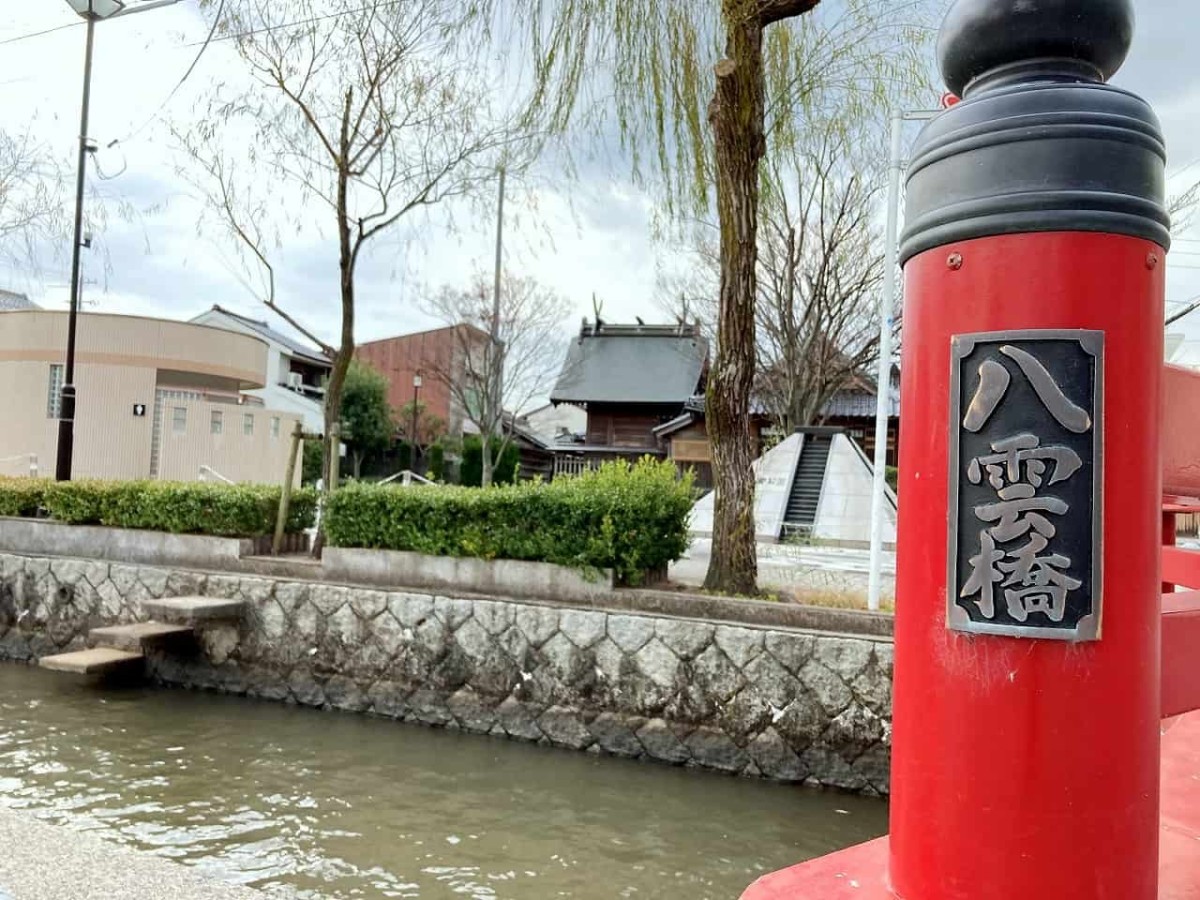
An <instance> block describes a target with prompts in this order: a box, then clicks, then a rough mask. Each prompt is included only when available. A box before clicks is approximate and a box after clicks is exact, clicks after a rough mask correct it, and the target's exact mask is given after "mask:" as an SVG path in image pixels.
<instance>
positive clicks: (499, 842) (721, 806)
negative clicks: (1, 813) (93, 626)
mask: <svg viewBox="0 0 1200 900" xmlns="http://www.w3.org/2000/svg"><path fill="white" fill-rule="evenodd" d="M0 805H5V806H11V807H23V808H27V809H31V810H35V811H37V812H38V813H39V814H40V815H42V816H44V817H46V818H48V819H50V820H52V821H68V822H72V823H74V824H75V825H77V826H79V827H83V828H87V829H89V830H95V831H97V832H101V833H104V834H105V835H106V836H109V837H112V838H115V839H116V840H119V841H121V842H123V843H125V844H128V845H130V846H133V847H136V848H139V849H143V850H149V851H152V852H155V853H158V854H161V855H163V856H169V857H172V858H175V859H178V860H180V861H182V862H186V863H189V864H192V865H195V866H196V867H198V868H200V869H202V870H204V871H205V872H207V873H208V874H211V875H213V876H216V877H219V878H222V879H224V880H227V881H234V882H240V883H245V884H251V885H255V886H258V887H261V888H266V889H269V888H271V887H273V886H277V885H290V886H292V887H294V888H297V889H299V891H300V893H301V895H302V896H304V897H312V898H317V897H331V898H375V897H419V898H422V900H440V898H458V900H461V898H472V900H475V898H479V900H482V898H495V900H548V898H556V897H571V898H577V900H612V898H625V897H634V898H648V897H653V898H670V900H675V898H678V900H705V898H711V900H730V898H736V897H737V896H738V894H739V893H740V892H741V891H742V889H743V888H744V887H745V886H746V885H747V884H749V883H750V882H751V881H753V880H754V878H755V877H757V876H758V875H759V874H761V873H763V872H767V871H771V870H773V869H777V868H781V867H783V866H785V865H790V864H791V863H794V862H797V861H799V860H802V859H805V858H808V857H812V856H816V855H819V854H822V853H825V852H828V851H830V850H834V849H837V848H840V847H844V846H847V845H849V844H852V843H855V842H857V841H860V840H865V839H867V838H870V837H874V836H877V835H879V834H882V833H883V832H884V831H885V830H886V807H885V805H884V804H883V803H881V802H878V801H870V800H862V799H858V798H854V797H847V796H840V795H836V794H826V793H819V792H815V791H808V790H804V789H801V788H794V787H783V786H779V785H772V784H766V783H760V782H754V781H748V780H742V779H734V778H724V777H721V776H718V775H712V774H707V773H700V772H692V771H686V770H680V769H672V768H669V767H666V766H660V765H651V764H643V763H637V762H631V761H628V760H618V759H609V758H601V757H595V756H591V755H587V754H580V753H572V752H569V751H563V750H554V749H549V748H542V747H537V746H531V745H525V744H519V743H513V742H508V741H503V740H497V739H490V738H484V737H478V736H473V735H463V734H458V733H455V732H449V731H439V730H432V729H426V728H421V727H417V726H407V725H401V724H397V723H395V722H389V721H382V720H376V719H370V718H366V717H361V716H354V715H347V714H339V713H326V712H320V711H316V710H307V709H297V708H291V707H286V706H281V705H277V704H270V703H259V702H255V701H250V700H245V699H240V698H233V697H221V696H213V695H205V694H196V693H188V692H182V691H165V690H149V689H146V690H142V689H132V690H124V691H119V692H111V691H97V690H94V689H88V688H85V687H83V686H81V685H79V684H77V683H76V682H74V681H72V680H71V679H70V678H69V677H60V676H56V675H54V674H52V673H48V672H42V671H39V670H36V669H27V668H24V667H22V666H16V665H10V664H0Z"/></svg>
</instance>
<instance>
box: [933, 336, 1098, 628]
mask: <svg viewBox="0 0 1200 900" xmlns="http://www.w3.org/2000/svg"><path fill="white" fill-rule="evenodd" d="M951 357H952V359H951V367H952V368H951V386H950V393H951V409H950V454H949V455H950V535H949V537H950V558H949V563H950V566H949V569H950V572H949V585H948V590H947V598H946V599H947V608H948V609H947V616H948V619H947V620H948V624H949V626H950V627H951V628H952V629H954V630H957V631H969V632H976V633H982V634H1006V635H1013V636H1016V637H1030V638H1057V639H1059V640H1071V641H1082V640H1097V639H1098V638H1099V637H1100V621H1101V593H1100V586H1101V578H1100V564H1101V552H1100V550H1101V547H1100V540H1101V537H1100V528H1101V520H1100V512H1101V500H1102V497H1101V483H1102V482H1101V474H1102V471H1103V470H1102V465H1101V462H1102V460H1101V449H1102V447H1103V443H1102V440H1101V438H1102V433H1101V430H1102V427H1103V396H1102V394H1103V389H1102V386H1103V384H1104V333H1103V332H1100V331H1011V332H988V333H985V334H962V335H956V336H955V337H954V338H953V343H952V351H951Z"/></svg>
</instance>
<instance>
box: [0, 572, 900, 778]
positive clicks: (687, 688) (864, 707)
mask: <svg viewBox="0 0 1200 900" xmlns="http://www.w3.org/2000/svg"><path fill="white" fill-rule="evenodd" d="M186 594H203V595H208V596H218V597H230V598H236V597H242V598H244V599H245V600H246V601H247V602H248V612H247V614H246V617H245V620H244V621H243V622H242V623H241V624H240V625H238V626H236V627H234V626H230V625H226V626H219V627H214V628H210V629H207V630H206V631H204V632H203V633H202V635H201V639H200V647H199V648H198V652H197V653H196V654H195V655H192V656H188V657H171V656H158V655H156V656H154V657H153V658H152V659H151V660H150V669H151V673H152V675H153V677H155V678H156V679H157V680H159V681H161V682H162V683H166V684H172V685H183V686H188V687H196V688H206V689H213V690H220V691H227V692H231V693H238V694H246V695H250V696H254V697H262V698H268V699H274V700H281V701H286V702H294V703H299V704H302V705H306V706H320V707H330V708H336V709H344V710H352V711H358V712H371V713H375V714H377V715H381V716H388V717H392V718H397V719H404V720H410V721H416V722H421V723H425V724H428V725H437V726H445V727H453V728H461V729H464V730H466V731H473V732H480V733H487V734H493V735H505V736H508V737H512V738H517V739H521V740H530V741H538V742H543V743H550V744H554V745H558V746H563V747H571V748H574V749H577V750H589V751H593V752H607V753H612V754H617V755H620V756H629V757H644V758H650V759H655V760H660V761H663V762H669V763H675V764H682V765H692V766H699V767H703V768H710V769H716V770H720V771H723V772H730V773H738V774H744V775H760V776H765V777H768V778H773V779H778V780H783V781H807V782H810V783H815V784H822V785H829V786H834V787H839V788H844V789H848V790H856V791H862V792H865V793H880V794H882V793H886V792H887V790H888V753H889V745H890V731H891V728H890V717H891V674H892V644H891V642H890V640H888V639H886V638H882V637H880V638H872V637H843V636H837V635H828V634H820V633H813V632H803V631H797V630H787V629H779V628H775V629H771V628H754V627H742V626H737V625H729V624H721V623H715V622H709V621H703V620H697V619H687V618H672V617H666V616H661V615H646V614H631V613H625V612H620V611H612V610H595V609H584V608H572V607H562V606H559V605H551V604H539V603H533V602H526V601H516V600H507V599H506V600H499V599H491V598H478V597H477V598H466V597H453V596H440V595H433V594H425V593H413V592H395V591H386V590H372V589H369V588H362V587H346V586H340V585H333V584H328V583H316V582H304V581H297V580H290V579H283V578H259V577H248V576H229V575H217V574H208V573H203V572H196V571H172V570H166V569H160V568H154V567H148V566H128V565H122V564H118V563H109V562H102V561H93V560H80V559H68V558H47V557H38V556H16V555H11V554H3V553H0V658H6V659H14V660H31V659H34V658H37V657H39V656H42V655H45V654H48V653H51V652H57V651H61V650H64V649H73V648H77V647H81V646H83V645H84V643H85V641H86V634H87V631H88V629H89V628H92V627H96V626H98V625H104V624H116V623H124V622H131V621H136V620H139V619H141V618H144V615H143V614H142V612H141V609H140V601H141V600H144V599H146V598H155V597H163V596H179V595H186Z"/></svg>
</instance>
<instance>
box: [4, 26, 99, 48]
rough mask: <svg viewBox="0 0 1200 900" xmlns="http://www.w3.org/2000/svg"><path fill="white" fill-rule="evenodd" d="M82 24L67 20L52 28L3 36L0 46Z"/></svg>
mask: <svg viewBox="0 0 1200 900" xmlns="http://www.w3.org/2000/svg"><path fill="white" fill-rule="evenodd" d="M83 24H85V23H84V22H83V21H79V22H68V23H67V24H66V25H56V26H54V27H53V28H46V29H43V30H42V31H33V32H30V33H29V34H19V35H17V36H16V37H10V38H5V39H4V40H2V41H0V46H3V45H4V44H15V43H17V42H18V41H27V40H29V39H30V38H35V37H41V36H42V35H44V34H54V32H56V31H65V30H66V29H68V28H75V27H77V26H79V25H83Z"/></svg>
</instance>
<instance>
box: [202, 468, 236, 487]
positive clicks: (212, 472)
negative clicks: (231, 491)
mask: <svg viewBox="0 0 1200 900" xmlns="http://www.w3.org/2000/svg"><path fill="white" fill-rule="evenodd" d="M206 475H210V476H212V477H213V478H216V479H217V480H218V481H223V482H225V483H226V484H237V482H236V481H234V480H233V479H232V478H226V477H225V476H224V475H222V474H221V473H220V472H218V471H217V470H216V469H214V468H213V467H212V466H201V467H200V480H201V481H208V478H206V477H205V476H206Z"/></svg>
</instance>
